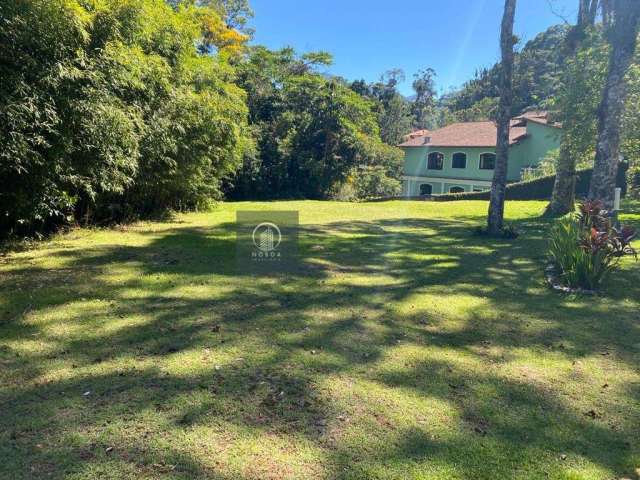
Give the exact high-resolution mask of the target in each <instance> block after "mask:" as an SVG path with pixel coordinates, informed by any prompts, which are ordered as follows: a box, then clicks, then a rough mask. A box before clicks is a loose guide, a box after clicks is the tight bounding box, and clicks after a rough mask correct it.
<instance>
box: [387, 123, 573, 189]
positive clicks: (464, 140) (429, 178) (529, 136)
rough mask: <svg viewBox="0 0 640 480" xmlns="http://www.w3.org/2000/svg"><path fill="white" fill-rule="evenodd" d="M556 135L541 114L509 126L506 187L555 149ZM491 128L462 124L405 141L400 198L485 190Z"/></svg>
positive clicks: (492, 150) (491, 161)
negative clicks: (507, 183)
mask: <svg viewBox="0 0 640 480" xmlns="http://www.w3.org/2000/svg"><path fill="white" fill-rule="evenodd" d="M561 132H562V130H561V128H560V126H559V125H558V124H553V123H550V122H549V121H548V115H547V113H546V112H528V113H525V114H523V115H521V116H519V117H516V118H514V119H512V120H511V131H510V135H509V165H508V169H507V181H508V182H516V181H518V180H520V179H521V177H522V172H523V171H524V170H525V169H527V168H535V167H536V166H537V165H538V163H540V161H541V160H542V159H543V158H544V157H545V156H546V155H547V153H549V151H550V150H553V149H556V148H559V147H560V134H561ZM496 137H497V128H496V125H495V123H494V122H464V123H454V124H452V125H449V126H446V127H444V128H440V129H438V130H433V131H428V130H420V131H418V132H414V133H412V134H410V135H407V136H406V137H405V141H404V143H401V144H400V145H398V146H399V147H400V148H401V149H402V150H404V171H403V177H402V194H403V196H407V197H412V196H419V195H431V194H438V193H459V192H471V191H482V190H487V189H489V188H491V180H492V178H493V168H494V166H495V161H496Z"/></svg>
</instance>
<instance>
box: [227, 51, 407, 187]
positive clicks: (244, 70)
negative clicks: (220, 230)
mask: <svg viewBox="0 0 640 480" xmlns="http://www.w3.org/2000/svg"><path fill="white" fill-rule="evenodd" d="M330 61H331V57H330V56H329V55H327V54H325V53H311V54H305V55H302V56H298V55H296V53H295V52H294V51H293V50H291V49H289V48H287V49H283V50H279V51H270V50H268V49H266V48H264V47H254V48H252V49H251V52H250V55H249V58H248V60H247V61H246V62H243V63H242V64H241V65H239V67H238V68H239V79H238V83H239V85H240V86H241V87H242V88H243V89H245V90H246V91H247V94H248V105H249V119H250V128H251V132H252V134H253V136H254V138H255V139H256V149H255V150H254V151H251V152H249V153H248V154H247V155H245V157H244V162H243V165H242V168H241V169H240V170H239V172H238V174H237V176H236V177H234V178H233V179H232V180H231V182H230V186H229V187H228V190H229V195H230V196H231V197H232V198H332V197H335V196H337V195H338V192H340V191H341V189H342V188H343V186H344V184H345V183H348V182H349V179H350V178H352V177H353V176H354V175H358V171H359V170H362V169H365V168H371V167H376V170H375V171H376V172H378V173H380V172H382V173H383V178H382V180H384V181H385V182H386V181H387V179H389V181H391V179H392V178H394V177H395V178H397V177H398V175H399V171H400V168H401V158H402V153H401V151H400V150H398V149H396V148H395V147H392V146H389V145H386V144H385V143H383V142H382V141H381V139H380V130H379V125H378V117H377V115H376V112H375V104H374V103H373V102H372V101H370V100H368V99H366V98H364V97H363V96H362V95H359V94H358V93H357V92H355V91H354V90H353V89H351V88H349V86H348V85H346V84H345V83H344V82H343V81H341V80H340V79H334V78H327V77H326V76H323V75H321V74H319V73H317V71H316V67H317V66H319V65H326V64H328V63H329V62H330ZM396 181H397V180H396ZM358 196H364V197H367V196H370V193H369V192H363V194H362V195H360V194H359V195H358Z"/></svg>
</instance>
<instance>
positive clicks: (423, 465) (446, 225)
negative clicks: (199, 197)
mask: <svg viewBox="0 0 640 480" xmlns="http://www.w3.org/2000/svg"><path fill="white" fill-rule="evenodd" d="M486 207H487V205H486V203H485V202H456V203H436V202H384V203H361V204H348V203H338V202H272V203H248V202H245V203H230V204H221V205H219V206H218V207H217V208H216V209H215V210H214V211H212V212H200V213H193V214H179V215H177V216H176V217H175V218H174V219H173V220H172V221H164V222H157V223H153V222H141V223H138V224H135V225H131V226H127V227H122V228H118V229H112V230H111V229H95V230H76V231H72V232H70V233H67V234H64V235H59V236H56V237H55V238H53V239H52V240H50V241H47V242H43V243H42V244H40V245H39V246H38V247H37V248H36V249H32V250H25V251H21V252H15V253H10V254H9V255H8V256H7V257H4V258H3V259H2V263H0V285H1V286H2V290H0V318H1V320H0V367H1V369H0V408H1V411H2V415H0V478H11V479H14V478H15V479H22V478H24V479H27V478H29V479H30V478H73V479H93V478H114V479H116V478H117V479H124V478H132V479H133V478H135V479H139V478H153V479H156V478H167V479H169V478H172V479H173V478H184V479H187V478H211V479H244V478H246V479H258V478H259V479H263V478H274V479H281V478H291V479H304V478H314V479H315V478H342V479H369V478H398V479H400V478H402V479H404V478H416V479H422V478H424V479H430V480H431V479H439V478H441V479H452V478H460V479H466V478H479V479H482V478H486V479H494V478H522V479H530V478H540V479H546V478H556V479H567V478H580V479H590V478H593V479H595V478H620V477H625V476H627V477H631V478H632V476H633V474H634V471H635V469H636V468H637V467H639V466H640V450H639V445H640V433H639V431H638V428H637V425H639V424H640V408H639V407H638V404H639V401H640V387H639V385H640V370H639V369H638V365H640V329H639V328H638V325H639V323H638V322H639V321H640V316H639V314H638V312H639V311H640V308H639V307H640V304H639V302H640V282H639V281H638V280H640V277H639V276H638V275H639V273H638V266H637V265H636V264H635V263H634V262H632V261H631V260H630V259H625V260H624V262H623V264H622V269H621V271H620V273H619V274H618V275H617V276H616V277H615V278H613V279H612V283H611V286H610V287H609V288H608V289H607V290H606V291H605V292H604V294H603V295H601V296H596V297H580V296H563V295H558V294H556V293H553V292H551V291H549V290H548V289H547V288H546V287H545V285H544V281H543V276H542V268H543V264H544V255H545V245H546V238H545V232H546V231H547V229H548V225H549V224H548V223H547V221H546V220H543V219H541V218H539V214H540V213H541V212H542V210H543V208H544V203H543V202H508V204H507V212H506V213H507V217H508V219H509V221H510V222H514V223H516V224H518V226H519V228H521V229H522V230H523V235H522V236H521V237H520V238H519V239H517V240H509V241H496V240H492V239H485V238H478V237H474V236H473V235H472V234H471V230H472V227H473V226H474V225H479V224H481V223H483V222H484V218H485V215H486ZM633 208H635V207H634V204H629V207H628V208H627V211H626V212H625V214H624V215H626V218H629V219H633V218H635V217H634V215H636V213H633V211H632V209H633ZM238 209H250V210H256V209H257V210H269V209H274V210H299V211H300V219H301V224H302V229H301V235H300V252H301V257H302V258H301V259H300V266H301V268H300V270H299V271H298V272H294V273H292V274H287V275H271V276H256V275H252V274H250V273H249V272H246V271H242V270H240V269H238V268H236V264H235V259H234V255H235V244H234V239H235V236H234V232H233V222H234V220H235V213H236V211H237V210H238Z"/></svg>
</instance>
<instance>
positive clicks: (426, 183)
mask: <svg viewBox="0 0 640 480" xmlns="http://www.w3.org/2000/svg"><path fill="white" fill-rule="evenodd" d="M422 185H429V186H430V187H431V193H430V194H429V195H433V183H429V182H420V183H418V195H420V196H422V193H421V192H420V189H421V187H422Z"/></svg>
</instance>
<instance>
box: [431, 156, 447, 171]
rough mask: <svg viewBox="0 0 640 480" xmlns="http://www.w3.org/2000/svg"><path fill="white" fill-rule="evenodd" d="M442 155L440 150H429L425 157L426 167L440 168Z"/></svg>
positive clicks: (442, 161) (442, 160) (442, 162)
mask: <svg viewBox="0 0 640 480" xmlns="http://www.w3.org/2000/svg"><path fill="white" fill-rule="evenodd" d="M443 164H444V155H443V154H442V153H440V152H431V153H430V154H429V156H428V157H427V168H428V169H429V170H442V165H443Z"/></svg>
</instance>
